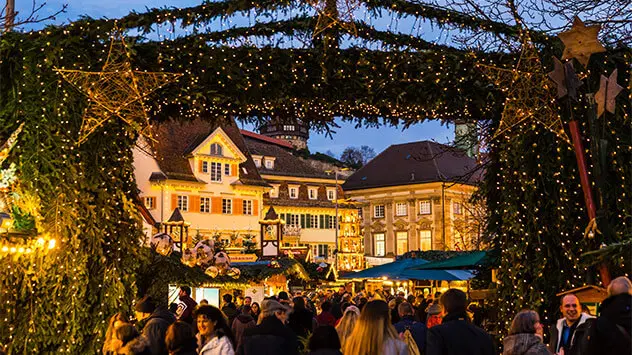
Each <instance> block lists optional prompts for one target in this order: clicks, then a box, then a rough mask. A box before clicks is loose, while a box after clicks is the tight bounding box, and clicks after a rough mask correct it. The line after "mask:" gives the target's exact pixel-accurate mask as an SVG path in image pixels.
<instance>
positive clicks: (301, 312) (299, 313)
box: [287, 308, 314, 338]
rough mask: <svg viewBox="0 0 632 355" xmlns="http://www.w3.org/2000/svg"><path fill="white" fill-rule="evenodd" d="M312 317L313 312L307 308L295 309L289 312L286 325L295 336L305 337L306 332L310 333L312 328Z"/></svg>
mask: <svg viewBox="0 0 632 355" xmlns="http://www.w3.org/2000/svg"><path fill="white" fill-rule="evenodd" d="M313 319H314V314H312V312H310V311H308V310H307V309H304V308H303V309H296V310H294V312H292V313H291V314H290V317H289V319H288V322H287V325H288V327H290V329H292V330H293V331H294V333H295V334H296V335H297V336H299V337H304V338H305V337H307V333H311V332H312V331H313V330H314V329H313V328H312V320H313Z"/></svg>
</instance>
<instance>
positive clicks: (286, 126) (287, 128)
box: [283, 124, 295, 131]
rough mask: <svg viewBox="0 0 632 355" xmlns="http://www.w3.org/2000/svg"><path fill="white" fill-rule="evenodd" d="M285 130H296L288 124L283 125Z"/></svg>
mask: <svg viewBox="0 0 632 355" xmlns="http://www.w3.org/2000/svg"><path fill="white" fill-rule="evenodd" d="M283 130H284V131H294V130H295V128H294V126H293V125H289V124H286V125H283Z"/></svg>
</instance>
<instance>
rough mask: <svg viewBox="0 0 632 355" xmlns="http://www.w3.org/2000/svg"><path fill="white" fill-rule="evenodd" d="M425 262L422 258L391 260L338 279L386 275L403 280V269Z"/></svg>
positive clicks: (389, 277)
mask: <svg viewBox="0 0 632 355" xmlns="http://www.w3.org/2000/svg"><path fill="white" fill-rule="evenodd" d="M426 263H428V261H426V260H424V259H418V258H417V259H413V258H410V259H402V260H397V261H393V262H391V263H387V264H382V265H378V266H374V267H371V268H368V269H364V270H362V271H358V272H352V273H348V274H345V275H343V276H340V279H347V280H352V279H381V278H384V277H386V278H387V279H389V280H405V279H406V278H402V277H401V275H402V274H403V272H404V271H405V270H408V269H410V268H412V267H416V266H421V265H423V264H426Z"/></svg>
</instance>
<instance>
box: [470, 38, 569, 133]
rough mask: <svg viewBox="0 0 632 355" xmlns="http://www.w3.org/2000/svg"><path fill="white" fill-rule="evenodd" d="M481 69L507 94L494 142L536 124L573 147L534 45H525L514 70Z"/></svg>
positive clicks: (480, 67)
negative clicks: (527, 124) (528, 125)
mask: <svg viewBox="0 0 632 355" xmlns="http://www.w3.org/2000/svg"><path fill="white" fill-rule="evenodd" d="M477 67H478V68H479V69H481V70H482V71H483V73H484V74H485V75H486V76H487V77H488V78H489V79H490V80H492V81H493V82H494V83H495V84H496V86H497V87H499V88H500V89H501V90H502V91H503V92H504V93H505V94H506V99H505V104H504V109H503V113H502V117H501V120H500V124H499V126H498V129H497V130H496V132H495V133H494V136H493V138H496V137H498V136H499V135H501V134H503V133H505V132H507V131H509V130H511V129H512V128H514V127H515V126H517V125H519V124H521V123H523V122H528V121H535V122H537V123H539V124H541V125H542V126H544V127H545V128H546V129H547V130H549V131H551V132H553V133H555V134H556V135H557V136H558V137H559V138H561V139H563V140H564V141H566V142H567V143H570V139H569V138H568V136H567V135H566V132H565V131H564V125H563V123H562V119H561V118H560V116H559V115H558V113H557V109H556V108H555V107H554V105H553V102H554V101H555V98H554V96H553V94H552V93H551V90H550V88H549V86H548V79H547V76H546V75H545V74H544V72H543V70H542V64H541V63H540V58H539V56H538V52H537V50H536V48H535V47H534V46H533V44H532V43H531V42H529V41H524V43H523V44H522V52H521V53H520V58H519V59H518V63H517V64H516V66H515V67H514V68H511V69H507V68H498V67H494V66H490V65H485V64H477Z"/></svg>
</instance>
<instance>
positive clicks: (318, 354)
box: [309, 349, 342, 355]
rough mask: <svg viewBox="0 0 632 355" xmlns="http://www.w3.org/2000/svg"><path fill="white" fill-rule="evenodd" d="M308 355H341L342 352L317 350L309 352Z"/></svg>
mask: <svg viewBox="0 0 632 355" xmlns="http://www.w3.org/2000/svg"><path fill="white" fill-rule="evenodd" d="M309 355H342V352H341V351H340V350H338V349H318V350H314V351H310V352H309Z"/></svg>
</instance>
